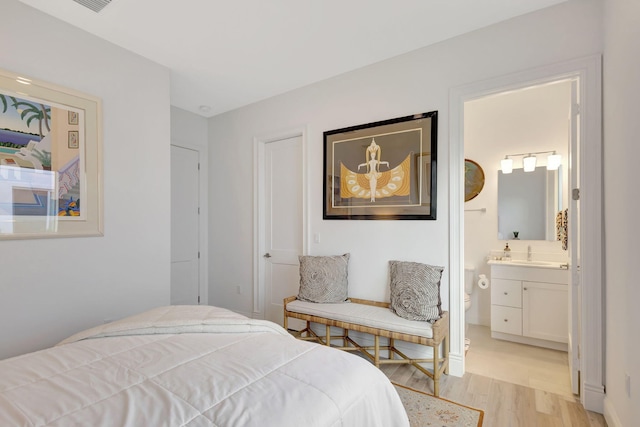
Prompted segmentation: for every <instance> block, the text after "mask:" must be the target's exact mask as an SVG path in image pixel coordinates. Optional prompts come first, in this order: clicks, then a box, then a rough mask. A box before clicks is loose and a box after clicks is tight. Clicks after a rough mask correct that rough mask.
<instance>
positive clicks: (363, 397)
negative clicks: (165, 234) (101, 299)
mask: <svg viewBox="0 0 640 427" xmlns="http://www.w3.org/2000/svg"><path fill="white" fill-rule="evenodd" d="M89 425H90V426H105V427H107V426H108V427H113V426H154V427H156V426H158V427H159V426H190V427H196V426H197V427H200V426H233V427H235V426H260V427H269V426H296V427H299V426H305V427H308V426H367V427H375V426H380V427H383V426H384V427H390V426H408V425H409V422H408V419H407V415H406V412H405V411H404V408H403V406H402V403H401V402H400V398H399V397H398V394H397V392H396V391H395V389H394V387H393V386H392V384H391V383H390V382H389V380H388V379H387V378H386V376H385V375H384V374H383V373H382V372H380V371H379V370H378V369H376V368H375V367H374V366H373V365H371V364H370V363H369V362H368V361H366V360H364V359H362V358H360V357H358V356H355V355H352V354H348V353H345V352H341V351H339V350H335V349H332V348H328V347H326V346H320V345H317V344H313V343H308V342H304V341H300V340H296V339H294V338H293V337H291V336H290V334H288V333H287V332H286V331H285V330H284V329H283V328H281V327H280V326H278V325H276V324H275V323H271V322H267V321H264V320H256V319H249V318H247V317H245V316H241V315H239V314H236V313H233V312H231V311H229V310H225V309H221V308H217V307H211V306H171V307H161V308H158V309H154V310H151V311H149V312H146V313H143V314H141V315H137V316H133V317H131V318H127V319H124V320H122V321H118V322H114V323H111V324H108V325H103V326H100V327H97V328H93V329H90V330H87V331H83V332H81V333H79V334H77V335H74V336H73V337H70V338H69V339H67V340H65V341H63V342H62V343H60V344H58V345H57V346H55V347H53V348H50V349H46V350H42V351H39V352H35V353H30V354H26V355H23V356H19V357H14V358H11V359H6V360H3V361H0V426H65V427H67V426H89Z"/></svg>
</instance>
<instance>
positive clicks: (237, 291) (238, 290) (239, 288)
mask: <svg viewBox="0 0 640 427" xmlns="http://www.w3.org/2000/svg"><path fill="white" fill-rule="evenodd" d="M236 293H237V294H238V295H242V288H241V287H240V285H238V286H236Z"/></svg>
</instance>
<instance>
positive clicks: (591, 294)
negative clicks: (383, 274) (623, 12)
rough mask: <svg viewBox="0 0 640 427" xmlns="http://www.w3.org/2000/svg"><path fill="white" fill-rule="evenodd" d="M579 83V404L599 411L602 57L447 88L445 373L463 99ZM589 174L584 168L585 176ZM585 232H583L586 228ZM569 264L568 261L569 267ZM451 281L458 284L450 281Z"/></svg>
mask: <svg viewBox="0 0 640 427" xmlns="http://www.w3.org/2000/svg"><path fill="white" fill-rule="evenodd" d="M575 78H578V80H579V92H580V102H581V105H580V109H581V112H580V113H581V120H580V141H579V146H580V149H579V152H580V159H579V162H580V165H581V168H580V183H581V186H582V187H581V189H580V202H581V212H580V224H581V235H580V249H581V254H582V265H581V266H580V268H581V277H582V283H581V284H580V286H581V287H582V307H580V311H581V313H582V318H581V320H582V328H581V337H580V338H581V339H580V341H581V359H580V372H581V378H580V381H581V383H582V384H581V385H582V387H581V389H582V391H583V393H582V394H581V396H580V401H581V403H582V404H583V406H584V407H585V408H586V409H588V410H591V411H595V412H599V413H602V412H603V410H604V396H605V393H604V389H605V387H604V358H605V353H604V326H605V325H604V274H603V251H602V245H603V230H604V228H603V213H602V200H603V195H602V57H601V55H592V56H587V57H583V58H577V59H574V60H569V61H565V62H561V63H558V64H554V65H549V66H544V67H540V68H534V69H530V70H527V71H523V72H518V73H514V74H510V75H507V76H502V77H498V78H494V79H489V80H485V81H480V82H475V83H471V84H467V85H464V86H459V87H455V88H452V89H451V91H450V93H449V114H450V121H449V132H450V134H449V213H450V215H449V241H450V245H449V265H450V272H449V280H450V281H449V283H450V286H449V301H450V308H449V310H450V315H451V317H450V319H451V325H450V331H451V332H450V334H451V348H450V350H451V352H450V354H449V360H450V362H449V369H450V373H451V374H452V375H455V376H462V375H463V374H464V370H465V366H464V329H465V328H464V326H465V319H464V294H463V283H464V280H463V277H464V267H463V265H464V252H463V248H464V221H463V218H464V213H463V209H464V202H463V200H464V198H463V195H464V179H463V178H462V177H463V176H464V174H463V171H464V165H463V163H464V103H465V102H467V101H471V100H473V99H477V98H482V97H485V96H488V95H492V94H496V93H501V92H506V91H510V90H517V89H521V88H525V87H529V86H535V85H540V84H544V83H549V82H553V81H557V80H564V79H575ZM586 171H589V173H586ZM585 230H591V232H590V233H586V232H585ZM572 268H575V266H572ZM454 283H457V284H459V285H458V286H451V284H454Z"/></svg>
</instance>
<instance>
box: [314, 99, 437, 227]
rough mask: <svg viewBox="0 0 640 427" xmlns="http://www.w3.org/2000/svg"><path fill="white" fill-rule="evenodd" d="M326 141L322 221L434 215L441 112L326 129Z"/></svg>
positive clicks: (432, 217) (433, 216) (428, 216)
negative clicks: (439, 116)
mask: <svg viewBox="0 0 640 427" xmlns="http://www.w3.org/2000/svg"><path fill="white" fill-rule="evenodd" d="M323 142H324V155H323V161H324V166H323V172H324V176H323V213H322V218H323V219H327V220H333V219H339V220H345V219H346V220H435V219H436V203H437V197H436V177H437V169H436V166H437V148H438V112H437V111H430V112H427V113H421V114H414V115H411V116H404V117H398V118H395V119H389V120H384V121H379V122H374V123H367V124H362V125H357V126H351V127H347V128H342V129H335V130H330V131H326V132H324V134H323ZM372 187H373V188H375V192H374V193H373V194H372V192H371V188H372Z"/></svg>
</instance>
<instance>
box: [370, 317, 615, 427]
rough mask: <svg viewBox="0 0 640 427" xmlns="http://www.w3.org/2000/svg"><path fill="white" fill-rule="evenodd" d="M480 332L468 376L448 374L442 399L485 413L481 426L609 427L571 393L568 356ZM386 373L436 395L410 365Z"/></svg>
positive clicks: (476, 332)
mask: <svg viewBox="0 0 640 427" xmlns="http://www.w3.org/2000/svg"><path fill="white" fill-rule="evenodd" d="M470 327H471V328H473V325H470ZM478 328H479V329H478ZM478 328H473V329H474V330H470V332H469V336H470V338H471V348H470V350H469V353H467V372H466V373H465V375H464V376H463V377H462V378H458V377H453V376H449V375H445V376H444V377H443V379H441V381H440V397H442V398H444V399H449V400H452V401H454V402H457V403H460V404H463V405H467V406H471V407H474V408H478V409H482V410H483V411H484V423H483V427H530V426H531V427H544V426H561V427H568V426H576V427H578V426H579V427H583V426H584V427H606V425H607V424H606V422H605V420H604V417H603V416H602V415H601V414H597V413H594V412H590V411H586V410H585V409H584V408H583V406H582V405H581V404H580V402H579V400H578V399H577V398H576V397H574V395H573V394H572V393H571V389H570V384H569V375H568V364H567V362H566V353H563V352H558V351H554V350H546V349H539V348H535V347H529V346H524V345H522V344H516V343H509V342H506V341H499V340H492V339H491V338H490V336H489V332H488V328H486V329H482V327H478ZM494 341H498V342H494ZM382 371H383V372H384V373H385V374H386V375H387V376H388V377H389V379H391V381H394V382H396V383H398V384H402V385H406V386H408V387H412V388H414V389H416V390H421V391H424V392H426V393H430V394H431V393H433V383H432V381H431V380H430V379H428V378H427V377H426V376H425V375H424V374H422V373H421V372H419V371H418V370H417V369H415V368H413V367H412V366H407V365H382ZM471 371H473V372H471Z"/></svg>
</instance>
